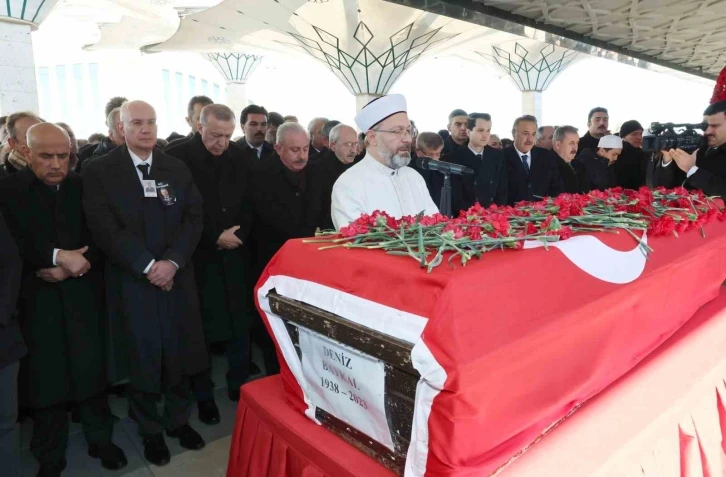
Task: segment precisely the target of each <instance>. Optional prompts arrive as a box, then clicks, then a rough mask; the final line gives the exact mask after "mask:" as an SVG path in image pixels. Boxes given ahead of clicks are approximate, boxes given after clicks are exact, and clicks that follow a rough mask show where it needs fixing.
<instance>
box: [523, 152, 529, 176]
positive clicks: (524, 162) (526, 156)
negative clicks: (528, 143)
mask: <svg viewBox="0 0 726 477" xmlns="http://www.w3.org/2000/svg"><path fill="white" fill-rule="evenodd" d="M527 159H529V156H528V155H527V154H522V164H524V172H526V173H527V175H529V164H528V163H527Z"/></svg>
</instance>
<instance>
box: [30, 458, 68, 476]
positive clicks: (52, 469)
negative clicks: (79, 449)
mask: <svg viewBox="0 0 726 477" xmlns="http://www.w3.org/2000/svg"><path fill="white" fill-rule="evenodd" d="M65 468H66V460H65V459H63V460H61V461H60V462H58V463H55V464H40V470H38V475H37V477H60V475H61V472H63V469H65Z"/></svg>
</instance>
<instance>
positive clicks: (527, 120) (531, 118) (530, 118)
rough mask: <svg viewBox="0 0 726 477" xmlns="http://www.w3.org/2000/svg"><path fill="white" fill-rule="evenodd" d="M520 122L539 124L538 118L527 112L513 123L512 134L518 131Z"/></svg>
mask: <svg viewBox="0 0 726 477" xmlns="http://www.w3.org/2000/svg"><path fill="white" fill-rule="evenodd" d="M519 123H534V125H535V126H537V118H535V117H534V116H532V115H531V114H525V115H524V116H520V117H518V118H517V119H515V120H514V124H513V125H512V134H516V133H517V126H519Z"/></svg>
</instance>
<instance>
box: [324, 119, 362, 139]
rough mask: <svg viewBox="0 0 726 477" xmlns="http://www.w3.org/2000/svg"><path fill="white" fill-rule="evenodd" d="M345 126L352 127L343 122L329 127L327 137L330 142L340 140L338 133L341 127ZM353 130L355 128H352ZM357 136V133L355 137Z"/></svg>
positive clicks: (341, 129)
mask: <svg viewBox="0 0 726 477" xmlns="http://www.w3.org/2000/svg"><path fill="white" fill-rule="evenodd" d="M345 128H350V129H353V128H352V127H350V126H348V125H347V124H343V123H340V124H336V125H335V126H334V127H333V129H331V130H330V134H329V136H328V138H329V140H330V142H338V141H339V140H340V133H341V132H342V131H343V129H345ZM353 131H355V129H353ZM357 137H358V135H357V134H356V138H357Z"/></svg>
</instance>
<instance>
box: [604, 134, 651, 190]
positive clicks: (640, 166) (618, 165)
mask: <svg viewBox="0 0 726 477" xmlns="http://www.w3.org/2000/svg"><path fill="white" fill-rule="evenodd" d="M646 164H647V161H646V159H645V153H644V152H643V150H642V149H641V148H639V147H635V146H633V145H631V144H630V143H628V142H626V141H623V152H622V153H621V154H620V157H618V160H617V161H615V163H614V164H613V165H612V169H613V172H614V173H615V179H616V184H617V185H618V186H620V187H622V188H623V189H633V190H637V189H638V188H640V187H641V186H644V185H645V174H646Z"/></svg>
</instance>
